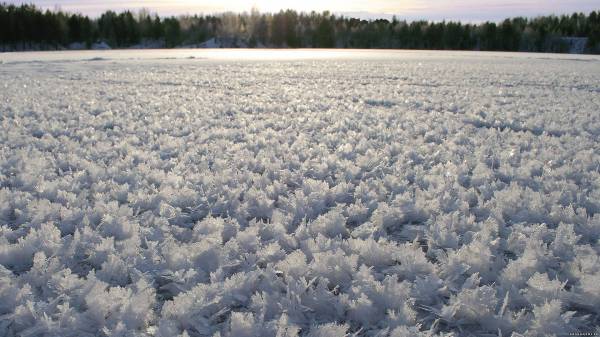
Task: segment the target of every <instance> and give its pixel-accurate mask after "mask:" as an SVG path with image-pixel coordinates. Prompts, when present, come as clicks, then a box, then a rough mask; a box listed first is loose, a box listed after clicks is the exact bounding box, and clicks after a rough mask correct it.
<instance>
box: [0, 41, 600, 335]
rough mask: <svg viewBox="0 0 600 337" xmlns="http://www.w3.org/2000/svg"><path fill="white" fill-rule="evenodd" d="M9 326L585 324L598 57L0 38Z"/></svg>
mask: <svg viewBox="0 0 600 337" xmlns="http://www.w3.org/2000/svg"><path fill="white" fill-rule="evenodd" d="M0 63H1V64H0V83H2V84H0V88H1V89H2V90H0V112H1V113H0V127H1V130H2V132H0V143H1V144H2V146H1V147H0V335H1V336H102V335H107V336H164V337H166V336H190V337H191V336H223V337H224V336H331V337H333V336H344V335H349V336H379V337H384V336H386V337H387V336H390V337H392V336H457V337H458V336H474V335H475V336H514V337H516V336H552V335H555V336H559V335H561V334H569V333H575V332H596V333H598V332H600V331H598V326H600V309H599V308H600V296H599V295H598V294H600V244H599V241H598V240H599V239H600V145H599V144H600V139H599V138H600V114H598V109H599V106H600V95H598V93H599V92H600V77H599V76H598V74H600V58H598V57H593V56H573V55H541V54H514V53H477V52H431V51H427V52H425V51H407V52H401V51H338V50H328V51H327V50H326V51H310V50H298V51H289V50H288V51H281V50H277V51H265V50H262V51H260V50H259V51H257V50H159V51H133V50H131V51H130V50H111V51H80V52H73V51H66V52H55V53H43V52H40V53H37V52H36V53H9V54H0Z"/></svg>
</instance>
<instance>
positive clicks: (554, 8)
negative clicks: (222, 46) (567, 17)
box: [4, 0, 600, 22]
mask: <svg viewBox="0 0 600 337" xmlns="http://www.w3.org/2000/svg"><path fill="white" fill-rule="evenodd" d="M4 1H6V0H4ZM7 2H8V3H14V4H20V3H22V2H23V1H22V0H8V1H7ZM25 2H26V3H33V4H35V5H37V6H39V7H42V8H50V9H55V8H61V9H62V10H65V11H69V12H77V13H83V14H86V15H90V16H98V15H99V14H100V13H102V12H104V11H106V10H108V9H112V10H115V11H121V10H125V9H129V10H139V9H141V8H146V9H148V10H150V11H151V12H154V13H158V14H159V15H161V16H169V15H179V14H202V13H204V14H214V13H221V12H226V11H233V12H244V11H249V10H250V9H251V8H253V7H256V8H258V9H259V10H260V11H261V12H277V11H279V10H281V9H288V8H291V9H295V10H297V11H312V10H315V11H318V12H322V11H324V10H329V11H331V12H333V13H337V14H344V15H345V16H353V17H360V18H367V19H372V18H379V17H381V18H391V17H392V16H393V15H396V16H397V17H398V18H399V19H406V20H415V19H426V20H435V21H439V20H461V21H469V22H480V21H486V20H490V21H499V20H502V19H504V18H507V17H514V16H526V17H534V16H538V15H548V14H564V13H572V12H575V11H577V12H585V13H588V12H591V11H592V10H599V9H600V1H599V0H301V1H298V0H171V1H168V0H138V1H131V0H103V1H98V0H27V1H25Z"/></svg>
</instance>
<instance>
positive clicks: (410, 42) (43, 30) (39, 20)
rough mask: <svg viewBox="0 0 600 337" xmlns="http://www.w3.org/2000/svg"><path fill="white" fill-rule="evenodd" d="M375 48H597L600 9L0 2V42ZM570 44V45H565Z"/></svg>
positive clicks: (10, 46)
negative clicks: (408, 12)
mask: <svg viewBox="0 0 600 337" xmlns="http://www.w3.org/2000/svg"><path fill="white" fill-rule="evenodd" d="M206 41H212V44H211V46H213V47H214V46H217V47H233V48H235V47H247V48H254V47H269V48H381V49H438V50H486V51H527V52H559V53H561V52H574V50H575V52H579V53H592V54H598V53H600V11H593V12H591V13H589V14H585V13H573V14H571V15H560V16H556V15H550V16H540V17H535V18H525V17H515V18H508V19H505V20H503V21H501V22H482V23H461V22H456V21H441V22H433V21H426V20H421V21H410V22H409V21H406V20H402V19H401V18H398V17H394V18H393V19H392V20H387V19H377V20H361V19H356V18H351V17H345V16H341V15H335V14H333V13H331V12H327V11H325V12H322V13H317V12H310V13H305V12H297V11H294V10H285V11H283V10H282V11H280V12H278V13H260V12H259V11H258V10H256V9H253V10H251V11H250V12H245V13H231V12H229V13H222V14H216V15H193V16H192V15H182V16H178V17H160V16H158V15H157V14H152V13H150V12H149V11H147V10H140V11H138V12H131V11H125V12H121V13H116V12H114V11H107V12H105V13H103V14H102V15H100V16H99V17H94V18H91V17H88V16H84V15H81V14H77V13H68V12H64V11H61V10H54V11H50V10H43V9H41V8H38V7H36V6H35V5H27V4H25V5H18V6H17V5H12V4H6V3H2V4H0V50H4V51H12V50H60V49H88V48H93V47H94V45H96V44H98V43H102V44H103V45H104V46H109V47H111V48H144V47H146V48H147V47H154V48H173V47H198V46H203V43H204V46H206ZM574 46H575V47H577V48H575V49H573V48H574Z"/></svg>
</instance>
